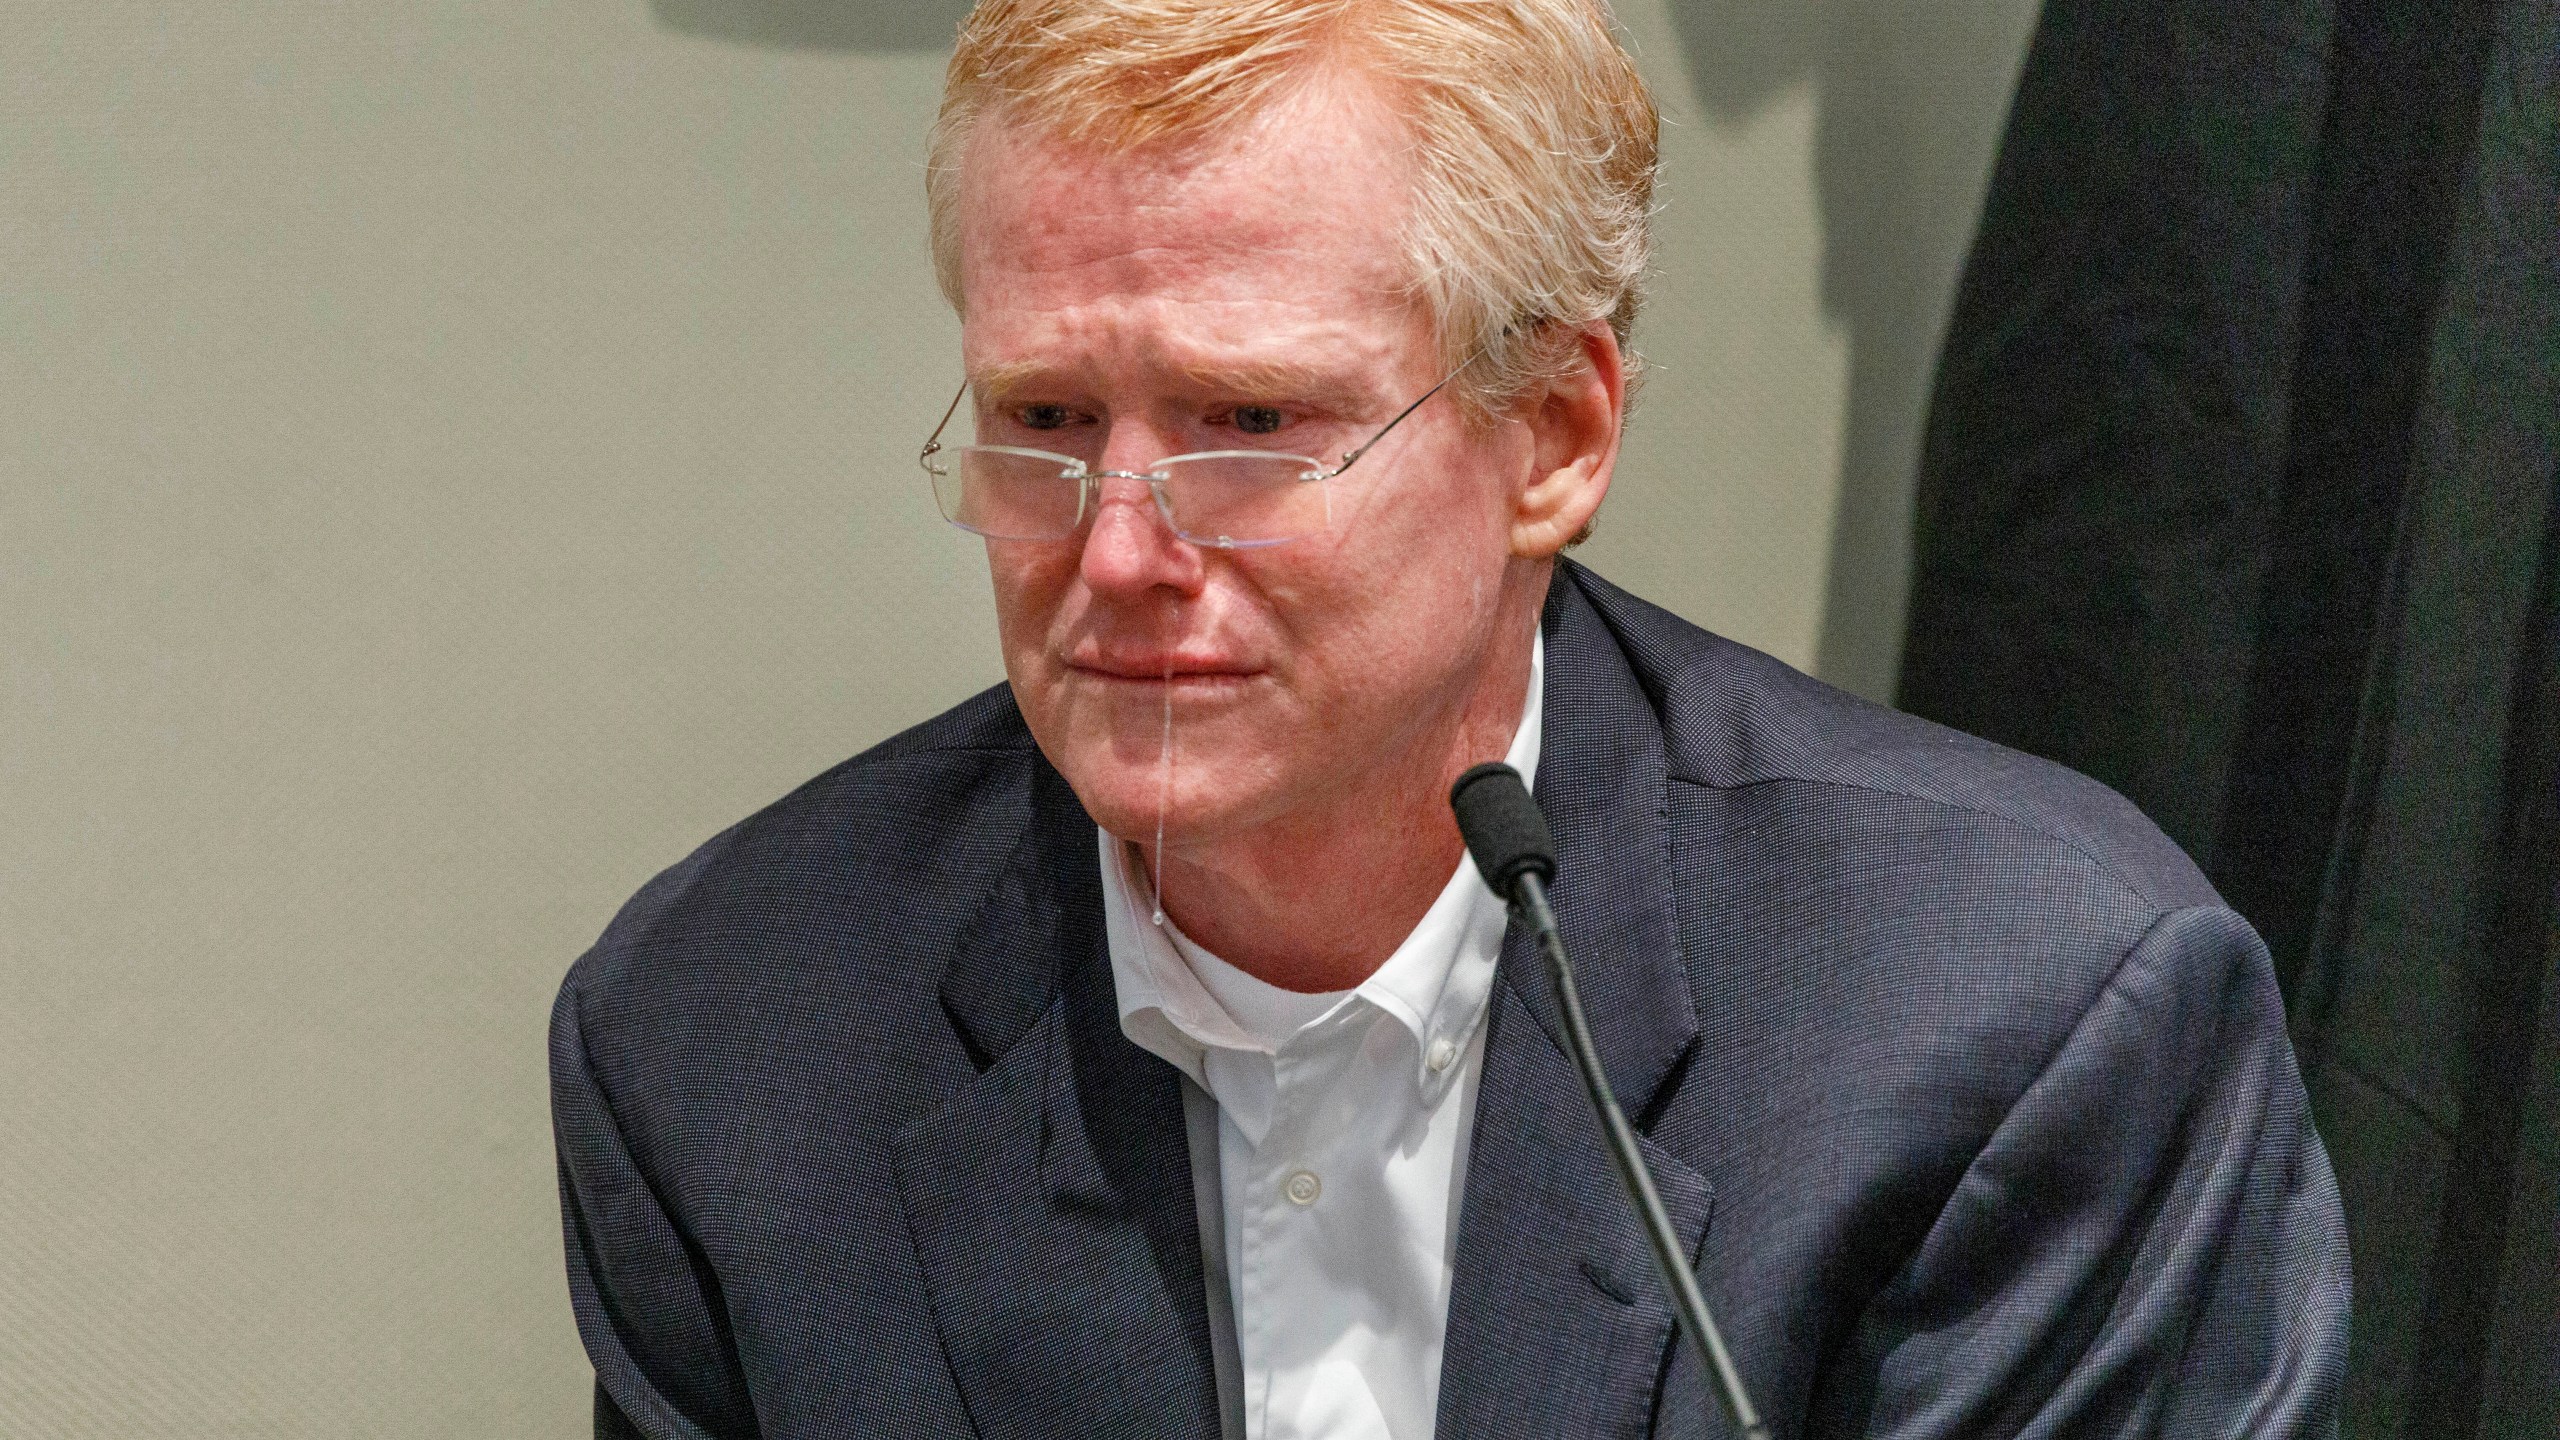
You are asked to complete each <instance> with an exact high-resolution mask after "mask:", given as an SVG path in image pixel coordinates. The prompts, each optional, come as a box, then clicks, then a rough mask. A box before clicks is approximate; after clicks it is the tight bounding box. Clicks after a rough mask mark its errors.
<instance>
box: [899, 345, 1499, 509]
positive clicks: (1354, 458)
mask: <svg viewBox="0 0 2560 1440" xmlns="http://www.w3.org/2000/svg"><path fill="white" fill-rule="evenodd" d="M1483 358H1484V351H1482V350H1478V351H1477V352H1476V353H1474V354H1473V355H1470V356H1468V357H1467V358H1466V359H1464V360H1461V361H1459V362H1458V368H1457V369H1455V370H1452V371H1450V372H1449V373H1448V374H1446V375H1443V376H1441V377H1440V383H1439V384H1437V385H1434V386H1432V387H1431V388H1430V389H1428V390H1425V391H1423V392H1422V398H1421V399H1420V400H1416V401H1414V402H1413V403H1412V404H1410V405H1407V406H1406V407H1404V408H1403V409H1402V410H1399V411H1397V412H1396V418H1394V419H1393V420H1390V421H1388V422H1387V423H1386V424H1384V425H1381V426H1379V427H1378V433H1377V434H1375V435H1372V436H1370V437H1369V438H1368V439H1366V440H1363V441H1361V442H1360V448H1359V449H1357V450H1351V451H1347V452H1345V453H1344V454H1343V457H1342V463H1341V464H1339V465H1336V466H1334V467H1333V472H1332V474H1333V475H1339V474H1341V473H1342V472H1343V471H1345V470H1348V469H1350V468H1351V467H1352V466H1353V465H1355V464H1358V463H1359V460H1360V457H1361V456H1363V455H1366V454H1368V453H1369V448H1370V447H1371V446H1373V445H1375V444H1377V443H1378V442H1379V441H1381V440H1384V439H1386V438H1387V432H1388V431H1390V430H1393V429H1394V428H1396V427H1397V426H1399V425H1401V424H1403V423H1404V417H1406V416H1407V415H1410V414H1412V413H1413V412H1414V411H1416V410H1419V409H1421V408H1422V406H1423V401H1426V400H1429V399H1430V398H1431V397H1432V396H1434V395H1437V394H1439V393H1440V392H1441V391H1443V390H1446V389H1448V388H1449V382H1450V381H1452V380H1455V379H1457V378H1458V377H1459V376H1460V375H1463V374H1465V373H1466V370H1467V367H1468V366H1470V365H1473V364H1474V363H1476V362H1477V361H1478V360H1481V359H1483ZM935 433H937V434H939V433H940V432H939V431H937V432H935ZM1326 478H1327V479H1330V478H1332V476H1331V475H1328V476H1327V477H1326Z"/></svg>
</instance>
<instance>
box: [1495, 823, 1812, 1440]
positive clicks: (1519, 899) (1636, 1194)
mask: <svg viewBox="0 0 2560 1440" xmlns="http://www.w3.org/2000/svg"><path fill="white" fill-rule="evenodd" d="M1513 885H1514V890H1513V894H1514V896H1515V897H1516V898H1515V899H1514V900H1513V901H1512V906H1513V908H1514V909H1516V910H1517V911H1519V912H1520V918H1521V919H1523V920H1525V921H1527V922H1528V923H1529V928H1530V930H1531V931H1532V932H1533V933H1535V934H1536V935H1537V937H1538V953H1539V954H1541V955H1543V956H1545V957H1546V961H1547V978H1548V979H1550V980H1552V981H1554V982H1555V987H1556V1005H1557V1008H1559V1009H1561V1010H1562V1011H1563V1012H1564V1035H1565V1048H1566V1049H1568V1050H1570V1051H1572V1052H1573V1064H1574V1068H1575V1069H1577V1070H1579V1071H1581V1072H1582V1088H1583V1090H1584V1091H1585V1092H1586V1093H1588V1094H1589V1095H1590V1096H1591V1108H1592V1109H1594V1110H1597V1111H1599V1112H1600V1128H1601V1129H1603V1130H1605V1131H1607V1132H1608V1136H1609V1158H1610V1159H1612V1160H1615V1161H1616V1162H1618V1178H1619V1179H1620V1180H1621V1181H1623V1182H1625V1184H1626V1187H1627V1198H1628V1199H1629V1200H1631V1201H1633V1202H1634V1204H1635V1207H1636V1216H1637V1218H1638V1219H1640V1220H1642V1221H1643V1222H1644V1233H1645V1238H1646V1239H1648V1240H1650V1241H1652V1242H1653V1263H1654V1265H1655V1266H1656V1267H1657V1268H1659V1269H1660V1270H1661V1271H1662V1279H1663V1282H1664V1283H1665V1284H1667V1285H1669V1286H1670V1287H1671V1304H1672V1308H1673V1309H1675V1310H1676V1311H1678V1312H1679V1315H1680V1328H1681V1329H1682V1330H1683V1331H1686V1332H1687V1333H1688V1336H1689V1343H1690V1344H1691V1345H1692V1346H1694V1347H1695V1348H1696V1349H1697V1352H1698V1358H1699V1360H1700V1361H1701V1362H1702V1363H1703V1364H1705V1366H1706V1367H1707V1374H1708V1375H1709V1377H1710V1378H1712V1379H1713V1380H1714V1381H1715V1389H1716V1398H1717V1399H1718V1400H1721V1401H1723V1402H1724V1412H1725V1418H1726V1419H1728V1420H1731V1421H1732V1422H1733V1428H1734V1429H1735V1430H1736V1431H1739V1432H1740V1433H1741V1435H1742V1437H1743V1440H1769V1427H1768V1426H1766V1425H1764V1424H1762V1423H1761V1421H1760V1413H1759V1411H1757V1410H1755V1409H1753V1408H1752V1405H1751V1396H1750V1393H1749V1392H1747V1391H1745V1390H1744V1389H1743V1388H1742V1373H1741V1372H1740V1371H1738V1370H1736V1369H1734V1367H1733V1354H1732V1352H1730V1351H1728V1350H1726V1349H1725V1345H1724V1336H1723V1334H1722V1333H1721V1332H1719V1331H1718V1330H1717V1329H1716V1321H1715V1317H1714V1316H1713V1315H1710V1314H1708V1313H1707V1299H1706V1297H1705V1296H1704V1295H1701V1294H1699V1293H1698V1277H1697V1276H1696V1275H1695V1274H1693V1273H1691V1271H1690V1269H1689V1259H1688V1257H1687V1256H1686V1255H1683V1254H1681V1253H1680V1240H1679V1235H1678V1232H1676V1231H1674V1230H1673V1229H1672V1228H1671V1216H1670V1214H1669V1213H1668V1212H1666V1211H1665V1210H1664V1209H1663V1208H1662V1192H1661V1191H1659V1190H1656V1189H1655V1188H1654V1185H1653V1174H1652V1172H1651V1171H1649V1170H1647V1169H1646V1168H1645V1164H1644V1156H1643V1154H1642V1152H1640V1151H1638V1150H1637V1149H1636V1132H1635V1129H1634V1127H1632V1126H1630V1125H1628V1124H1627V1117H1626V1115H1625V1113H1624V1112H1622V1111H1621V1110H1619V1109H1618V1097H1617V1096H1616V1095H1615V1094H1613V1093H1611V1091H1610V1089H1609V1077H1608V1076H1607V1075H1605V1074H1603V1073H1602V1072H1601V1069H1600V1052H1599V1050H1598V1049H1597V1047H1595V1046H1594V1045H1593V1044H1592V1042H1591V1027H1590V1026H1589V1025H1588V1024H1587V1023H1585V1022H1584V1020H1583V1018H1582V995H1581V992H1579V991H1577V990H1576V989H1574V985H1573V962H1572V961H1571V960H1570V959H1568V958H1566V956H1565V953H1564V937H1563V936H1561V935H1559V934H1557V933H1556V916H1555V911H1554V910H1552V909H1550V908H1548V905H1547V887H1546V885H1545V883H1544V882H1542V881H1541V880H1539V878H1538V873H1537V872H1536V871H1535V870H1528V871H1524V872H1522V873H1521V875H1520V876H1519V878H1518V879H1517V880H1515V881H1514V882H1513Z"/></svg>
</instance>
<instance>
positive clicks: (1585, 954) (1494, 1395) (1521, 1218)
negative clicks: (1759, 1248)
mask: <svg viewBox="0 0 2560 1440" xmlns="http://www.w3.org/2000/svg"><path fill="white" fill-rule="evenodd" d="M1544 623H1545V626H1546V632H1547V634H1546V639H1547V676H1546V705H1545V727H1546V730H1545V739H1544V744H1543V746H1542V753H1541V756H1540V760H1539V765H1538V776H1537V786H1536V789H1537V795H1538V800H1539V803H1540V805H1541V806H1543V807H1544V808H1545V810H1546V812H1547V816H1548V820H1549V823H1550V825H1551V826H1552V827H1553V829H1554V831H1555V836H1556V848H1557V856H1558V865H1557V874H1556V881H1555V884H1554V886H1553V888H1552V895H1553V899H1554V903H1555V909H1556V917H1557V923H1558V925H1559V928H1560V929H1561V930H1562V931H1563V934H1564V938H1565V944H1566V946H1567V947H1568V948H1569V949H1570V950H1571V951H1572V954H1573V956H1574V962H1575V976H1576V979H1577V981H1578V983H1579V985H1580V987H1581V990H1582V996H1583V1004H1584V1007H1585V1009H1586V1010H1587V1011H1588V1012H1589V1015H1590V1019H1591V1025H1592V1032H1593V1036H1594V1038H1595V1040H1596V1041H1597V1043H1598V1045H1599V1049H1600V1055H1601V1061H1602V1064H1603V1066H1604V1068H1605V1069H1606V1070H1607V1071H1608V1073H1609V1080H1610V1084H1611V1086H1612V1087H1613V1088H1614V1089H1615V1090H1616V1092H1617V1096H1618V1101H1619V1104H1620V1105H1621V1106H1622V1107H1624V1108H1625V1109H1626V1111H1627V1113H1628V1114H1629V1115H1631V1116H1634V1117H1637V1118H1638V1120H1639V1121H1641V1120H1642V1118H1643V1117H1644V1116H1645V1115H1646V1114H1647V1113H1648V1106H1649V1105H1650V1103H1651V1102H1652V1101H1653V1100H1654V1098H1655V1097H1656V1095H1657V1093H1658V1092H1659V1091H1660V1090H1661V1089H1662V1087H1663V1085H1664V1084H1665V1082H1666V1080H1668V1079H1669V1077H1670V1076H1671V1075H1672V1074H1673V1072H1674V1070H1675V1069H1676V1068H1677V1067H1678V1066H1679V1064H1680V1062H1681V1060H1682V1058H1683V1057H1684V1056H1685V1055H1686V1054H1687V1053H1688V1051H1689V1049H1690V1047H1691V1045H1692V1044H1693V1043H1694V1042H1695V1040H1696V1038H1697V1032H1698V1022H1697V1015H1696V1012H1695V1010H1694V1009H1693V1007H1692V1005H1691V1003H1690V998H1689V988H1688V976H1687V968H1686V965H1685V964H1684V962H1683V959H1682V955H1681V951H1680V943H1679V933H1678V927H1677V924H1676V920H1677V917H1676V915H1675V913H1674V909H1673V897H1672V887H1671V875H1672V867H1671V855H1670V848H1669V844H1670V842H1669V830H1668V816H1667V809H1666V807H1667V804H1668V795H1667V790H1666V785H1667V779H1666V769H1665V764H1664V759H1663V751H1662V737H1661V731H1660V728H1659V724H1658V722H1657V721H1656V720H1655V717H1654V713H1653V710H1652V707H1651V705H1650V704H1649V703H1648V701H1647V699H1646V697H1645V695H1644V693H1643V691H1642V689H1641V688H1640V687H1639V686H1638V684H1637V682H1636V679H1635V676H1634V674H1633V673H1632V672H1631V671H1630V670H1629V669H1628V668H1627V665H1626V662H1625V659H1624V658H1623V656H1622V655H1621V654H1620V651H1619V649H1618V646H1617V644H1616V642H1615V640H1614V638H1613V637H1612V636H1611V635H1610V633H1609V631H1608V629H1607V627H1606V625H1605V624H1604V623H1603V622H1602V621H1601V619H1600V617H1599V615H1598V613H1597V612H1596V611H1594V610H1593V609H1592V608H1591V606H1590V604H1589V603H1588V602H1587V601H1585V600H1584V599H1583V598H1582V595H1581V593H1580V591H1579V590H1578V589H1577V588H1576V587H1575V586H1574V584H1573V581H1572V578H1571V573H1570V570H1569V569H1560V570H1559V573H1558V574H1557V577H1556V581H1555V585H1554V587H1553V590H1552V592H1551V594H1550V596H1549V601H1548V607H1547V614H1546V617H1545V621H1544ZM1502 978H1503V983H1502V984H1501V985H1500V986H1499V987H1498V988H1497V989H1496V991H1495V1007H1494V1011H1493V1014H1492V1016H1491V1017H1490V1018H1491V1024H1492V1029H1491V1031H1490V1032H1489V1034H1488V1035H1487V1037H1486V1044H1485V1062H1484V1076H1483V1082H1482V1088H1481V1090H1480V1091H1479V1092H1478V1099H1477V1104H1476V1123H1475V1135H1474V1139H1473V1141H1472V1142H1471V1147H1470V1152H1469V1156H1468V1161H1467V1179H1466V1190H1465V1193H1464V1196H1463V1198H1462V1200H1461V1202H1460V1210H1459V1229H1458V1258H1457V1273H1456V1276H1455V1278H1454V1282H1453V1285H1452V1293H1451V1295H1450V1301H1449V1334H1448V1343H1447V1348H1446V1351H1445V1352H1444V1358H1443V1362H1442V1370H1441V1380H1440V1412H1439V1426H1438V1429H1439V1433H1441V1434H1443V1435H1464V1436H1468V1437H1478V1436H1524V1437H1525V1436H1533V1435H1534V1436H1549V1435H1575V1436H1637V1435H1641V1434H1643V1433H1644V1432H1645V1430H1646V1428H1647V1427H1648V1426H1649V1424H1650V1422H1651V1417H1652V1410H1653V1403H1654V1395H1655V1391H1656V1390H1657V1388H1658V1387H1659V1385H1660V1383H1661V1377H1662V1374H1663V1366H1664V1362H1665V1361H1666V1359H1667V1357H1668V1353H1669V1346H1670V1343H1671V1340H1672V1338H1673V1317H1672V1311H1671V1304H1670V1299H1669V1296H1668V1295H1667V1293H1666V1292H1665V1291H1664V1290H1663V1287H1662V1284H1661V1281H1660V1280H1659V1278H1658V1277H1657V1276H1656V1275H1655V1274H1654V1271H1653V1262H1652V1258H1651V1255H1650V1253H1649V1252H1648V1250H1647V1247H1646V1245H1645V1241H1644V1236H1643V1232H1642V1230H1641V1229H1640V1228H1638V1226H1637V1224H1636V1220H1635V1215H1634V1212H1633V1210H1632V1209H1631V1208H1630V1206H1629V1205H1628V1202H1627V1199H1626V1196H1625V1194H1624V1192H1623V1190H1622V1189H1621V1187H1620V1186H1619V1183H1618V1179H1617V1174H1616V1171H1615V1170H1614V1169H1612V1168H1611V1166H1610V1163H1609V1158H1608V1153H1607V1151H1606V1149H1605V1148H1604V1146H1603V1142H1602V1140H1601V1137H1600V1127H1599V1121H1598V1120H1597V1118H1595V1117H1594V1116H1593V1115H1592V1113H1591V1109H1590V1104H1589V1102H1588V1100H1587V1099H1586V1098H1585V1097H1584V1095H1583V1093H1582V1088H1581V1082H1580V1080H1579V1079H1578V1078H1577V1077H1576V1075H1575V1073H1574V1070H1573V1065H1572V1061H1571V1060H1570V1059H1569V1058H1568V1057H1567V1055H1566V1054H1565V1051H1564V1049H1563V1045H1562V1042H1561V1040H1560V1039H1559V1038H1558V1037H1559V1036H1560V1035H1561V1034H1562V1027H1561V1022H1560V1019H1559V1016H1558V1013H1557V1010H1556V1007H1555V1002H1554V997H1553V995H1552V994H1551V993H1550V991H1549V988H1548V985H1547V981H1546V975H1545V972H1544V970H1543V969H1542V968H1541V967H1540V965H1539V962H1538V958H1537V955H1536V953H1535V949H1534V947H1533V946H1532V945H1531V944H1530V942H1529V937H1528V936H1527V935H1526V934H1525V933H1523V932H1522V931H1521V930H1520V929H1519V927H1517V926H1516V925H1515V926H1514V927H1513V929H1512V931H1511V933H1510V934H1509V935H1507V936H1506V937H1505V939H1504V943H1503V954H1502ZM1645 1150H1646V1157H1645V1158H1646V1161H1647V1163H1648V1164H1649V1165H1651V1167H1652V1169H1653V1174H1654V1180H1655V1183H1656V1184H1657V1185H1658V1186H1659V1187H1660V1188H1661V1191H1662V1197H1663V1202H1664V1204H1665V1206H1666V1207H1667V1208H1668V1209H1669V1210H1670V1212H1671V1217H1672V1221H1673V1223H1674V1224H1675V1225H1676V1226H1677V1227H1678V1228H1679V1230H1680V1233H1681V1237H1682V1240H1683V1243H1684V1245H1685V1246H1686V1247H1687V1248H1688V1250H1689V1251H1690V1252H1691V1255H1692V1258H1693V1259H1694V1258H1695V1255H1696V1252H1697V1251H1698V1249H1699V1248H1700V1246H1701V1245H1702V1244H1703V1242H1704V1239H1705V1236H1706V1229H1707V1221H1708V1216H1709V1212H1710V1209H1711V1206H1712V1198H1713V1197H1712V1192H1711V1191H1710V1189H1709V1187H1708V1185H1707V1182H1706V1180H1705V1178H1704V1177H1703V1176H1701V1175H1700V1174H1698V1172H1697V1171H1696V1170H1694V1169H1692V1168H1691V1167H1689V1166H1688V1165H1686V1164H1684V1163H1682V1162H1681V1161H1679V1160H1678V1159H1677V1158H1675V1157H1673V1156H1672V1155H1670V1154H1669V1153H1668V1152H1667V1151H1664V1150H1662V1149H1661V1148H1659V1147H1657V1146H1655V1145H1653V1144H1652V1142H1650V1141H1647V1142H1645Z"/></svg>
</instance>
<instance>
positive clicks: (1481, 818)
mask: <svg viewBox="0 0 2560 1440" xmlns="http://www.w3.org/2000/svg"><path fill="white" fill-rule="evenodd" d="M1449 808H1450V809H1452V810H1454V811H1456V812H1457V815H1458V834H1459V835H1460V836H1462V837H1464V838H1465V840H1466V842H1467V853H1468V854H1469V855H1471V856H1474V857H1475V862H1476V869H1477V871H1478V872H1480V873H1481V874H1482V875H1483V876H1484V883H1485V884H1486V885H1488V886H1490V887H1492V890H1493V893H1494V894H1496V895H1499V896H1501V897H1502V898H1503V900H1504V901H1505V902H1508V901H1509V900H1510V899H1511V898H1512V895H1511V891H1512V887H1513V886H1515V885H1517V884H1518V883H1519V880H1520V877H1521V876H1522V875H1523V874H1526V873H1528V872H1530V871H1536V872H1537V875H1538V878H1539V879H1540V880H1541V881H1546V880H1552V879H1554V878H1555V874H1556V842H1555V837H1554V836H1553V835H1550V834H1548V833H1547V817H1546V812H1544V811H1542V810H1540V809H1539V808H1538V802H1537V801H1535V800H1533V799H1531V798H1529V786H1528V783H1527V782H1526V781H1524V780H1522V779H1521V778H1520V772H1519V771H1517V770H1514V769H1512V768H1511V767H1510V766H1508V765H1505V764H1502V763H1501V762H1500V761H1495V762H1494V763H1492V764H1488V765H1478V766H1476V767H1475V768H1474V769H1472V770H1469V771H1468V772H1467V773H1466V774H1464V775H1461V776H1459V777H1458V783H1457V784H1455V785H1452V786H1450V787H1449Z"/></svg>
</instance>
